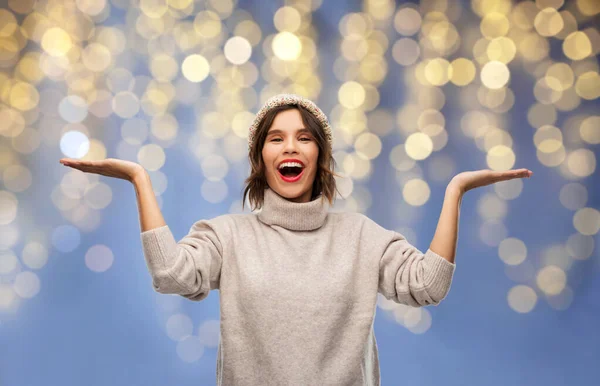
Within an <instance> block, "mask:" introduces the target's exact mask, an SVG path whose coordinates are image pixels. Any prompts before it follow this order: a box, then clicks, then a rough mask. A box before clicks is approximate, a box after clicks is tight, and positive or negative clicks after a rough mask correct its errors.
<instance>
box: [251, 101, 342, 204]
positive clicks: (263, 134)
mask: <svg viewBox="0 0 600 386" xmlns="http://www.w3.org/2000/svg"><path fill="white" fill-rule="evenodd" d="M290 109H297V110H298V111H299V112H300V116H301V117H302V122H303V123H304V126H305V127H306V128H308V129H309V130H310V132H311V134H312V136H313V138H315V141H316V142H317V145H318V147H319V157H318V160H317V165H318V166H317V167H318V169H317V174H316V176H315V180H314V182H313V188H312V194H311V198H310V200H311V201H312V200H314V199H315V198H317V197H318V196H319V195H321V200H325V199H327V201H328V202H329V204H330V205H333V200H334V197H335V192H336V191H337V192H338V193H339V190H338V189H337V186H336V181H335V178H334V176H337V177H341V176H340V175H339V174H337V173H335V172H334V171H333V170H334V169H335V165H336V163H335V159H334V158H333V154H332V153H331V150H330V149H329V144H328V142H327V141H328V140H327V137H326V135H325V131H324V130H323V127H322V126H321V123H320V122H319V120H318V119H317V118H316V117H315V116H314V115H313V114H312V113H311V112H309V111H308V110H307V109H305V108H304V107H302V106H299V105H296V104H288V105H283V106H277V107H274V108H272V109H271V110H269V111H268V112H267V113H266V115H265V116H264V118H263V119H262V120H261V121H260V123H259V124H258V127H257V129H256V133H255V134H254V142H253V143H252V147H251V148H250V151H249V152H248V159H249V160H250V166H251V171H250V176H249V177H248V178H246V180H245V181H244V184H246V187H245V189H244V197H243V200H242V210H243V209H244V205H245V202H246V196H249V201H250V205H251V206H252V209H251V210H252V211H254V210H255V209H257V208H262V206H263V203H264V194H265V189H266V188H268V187H269V185H268V184H267V179H266V176H265V172H266V167H265V164H264V161H263V158H262V149H263V146H264V143H265V139H266V138H267V133H268V131H269V128H270V127H271V125H272V124H273V120H275V116H277V114H278V113H280V112H281V111H285V110H290Z"/></svg>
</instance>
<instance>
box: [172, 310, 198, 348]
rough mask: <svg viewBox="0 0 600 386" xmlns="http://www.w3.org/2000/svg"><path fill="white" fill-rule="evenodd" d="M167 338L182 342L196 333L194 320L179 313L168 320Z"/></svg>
mask: <svg viewBox="0 0 600 386" xmlns="http://www.w3.org/2000/svg"><path fill="white" fill-rule="evenodd" d="M166 330H167V336H168V337H169V338H171V339H172V340H174V341H182V340H184V339H185V338H187V337H188V336H191V335H192V334H193V332H194V324H193V323H192V319H190V317H189V316H188V315H186V314H182V313H178V314H175V315H171V316H170V317H169V319H167V326H166Z"/></svg>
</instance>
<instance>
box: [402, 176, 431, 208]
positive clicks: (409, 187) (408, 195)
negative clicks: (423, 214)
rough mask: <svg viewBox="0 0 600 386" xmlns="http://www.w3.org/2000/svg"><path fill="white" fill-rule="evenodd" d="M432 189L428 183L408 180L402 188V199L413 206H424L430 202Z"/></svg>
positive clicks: (419, 180) (418, 179)
mask: <svg viewBox="0 0 600 386" xmlns="http://www.w3.org/2000/svg"><path fill="white" fill-rule="evenodd" d="M430 195H431V189H430V188H429V185H428V184H427V182H425V181H423V180H422V179H420V178H413V179H410V180H408V181H407V182H406V183H405V184H404V187H403V188H402V197H403V198H404V201H406V202H407V203H408V204H410V205H412V206H422V205H425V204H426V203H427V201H429V197H430Z"/></svg>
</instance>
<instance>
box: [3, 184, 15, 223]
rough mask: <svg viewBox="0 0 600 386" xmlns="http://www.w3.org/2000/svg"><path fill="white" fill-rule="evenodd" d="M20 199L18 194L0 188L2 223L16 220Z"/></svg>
mask: <svg viewBox="0 0 600 386" xmlns="http://www.w3.org/2000/svg"><path fill="white" fill-rule="evenodd" d="M18 206H19V200H18V199H17V196H15V195H14V194H13V193H11V192H8V191H6V190H0V225H7V224H10V223H12V222H13V221H15V218H16V217H17V209H18Z"/></svg>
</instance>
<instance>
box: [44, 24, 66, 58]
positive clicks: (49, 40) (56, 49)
mask: <svg viewBox="0 0 600 386" xmlns="http://www.w3.org/2000/svg"><path fill="white" fill-rule="evenodd" d="M71 47H73V42H72V40H71V37H70V36H69V34H68V33H67V32H66V31H65V30H64V29H62V28H59V27H52V28H50V29H48V30H46V32H45V33H44V35H43V37H42V48H43V49H44V50H45V51H46V52H47V53H48V54H50V55H52V56H64V55H66V54H67V52H69V50H70V49H71Z"/></svg>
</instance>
